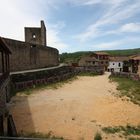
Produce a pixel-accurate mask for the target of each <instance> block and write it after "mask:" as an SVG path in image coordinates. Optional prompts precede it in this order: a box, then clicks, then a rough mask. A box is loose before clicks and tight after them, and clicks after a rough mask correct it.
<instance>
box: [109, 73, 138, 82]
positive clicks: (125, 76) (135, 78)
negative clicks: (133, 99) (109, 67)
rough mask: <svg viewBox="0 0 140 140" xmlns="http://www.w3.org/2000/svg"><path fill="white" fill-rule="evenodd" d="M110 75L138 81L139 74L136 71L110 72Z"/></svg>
mask: <svg viewBox="0 0 140 140" xmlns="http://www.w3.org/2000/svg"><path fill="white" fill-rule="evenodd" d="M111 75H112V76H117V77H124V78H130V79H132V80H134V81H140V76H139V75H138V74H136V73H128V72H112V73H111Z"/></svg>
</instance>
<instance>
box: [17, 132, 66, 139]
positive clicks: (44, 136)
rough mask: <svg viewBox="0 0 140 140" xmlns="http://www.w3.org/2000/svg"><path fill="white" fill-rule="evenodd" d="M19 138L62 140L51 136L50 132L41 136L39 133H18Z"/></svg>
mask: <svg viewBox="0 0 140 140" xmlns="http://www.w3.org/2000/svg"><path fill="white" fill-rule="evenodd" d="M19 136H20V137H26V138H42V139H46V138H49V140H64V138H63V137H56V136H54V135H52V132H51V131H50V132H49V133H48V134H43V133H40V132H36V133H20V134H19Z"/></svg>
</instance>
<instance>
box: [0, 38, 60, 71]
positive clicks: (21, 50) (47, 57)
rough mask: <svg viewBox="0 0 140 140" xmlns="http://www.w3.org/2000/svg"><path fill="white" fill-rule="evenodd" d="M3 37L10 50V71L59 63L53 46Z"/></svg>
mask: <svg viewBox="0 0 140 140" xmlns="http://www.w3.org/2000/svg"><path fill="white" fill-rule="evenodd" d="M3 39H4V40H5V42H6V43H7V45H8V46H9V49H10V50H11V52H12V55H11V56H10V71H12V72H13V71H23V70H30V69H38V68H44V67H50V66H57V65H58V64H59V52H58V50H57V49H55V48H51V47H47V46H42V45H37V44H31V43H26V42H21V41H16V40H12V39H7V38H3ZM0 59H1V58H0ZM0 61H1V60H0ZM0 72H1V68H0Z"/></svg>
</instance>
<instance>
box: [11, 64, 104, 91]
mask: <svg viewBox="0 0 140 140" xmlns="http://www.w3.org/2000/svg"><path fill="white" fill-rule="evenodd" d="M81 72H93V73H97V74H103V73H104V70H103V69H102V68H100V69H99V68H95V67H70V66H62V67H59V68H55V69H50V70H45V71H38V72H30V73H23V74H13V75H11V81H12V86H13V88H14V89H15V90H16V91H19V90H23V89H26V88H32V87H34V86H36V85H42V84H50V83H55V82H59V81H63V80H66V79H69V78H71V77H73V76H74V75H78V74H79V73H81Z"/></svg>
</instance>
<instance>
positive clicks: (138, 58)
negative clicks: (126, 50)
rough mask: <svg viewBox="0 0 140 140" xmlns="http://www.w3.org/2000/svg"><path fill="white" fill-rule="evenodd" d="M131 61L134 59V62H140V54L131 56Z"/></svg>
mask: <svg viewBox="0 0 140 140" xmlns="http://www.w3.org/2000/svg"><path fill="white" fill-rule="evenodd" d="M130 59H132V60H140V54H138V55H135V56H131V57H130Z"/></svg>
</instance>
